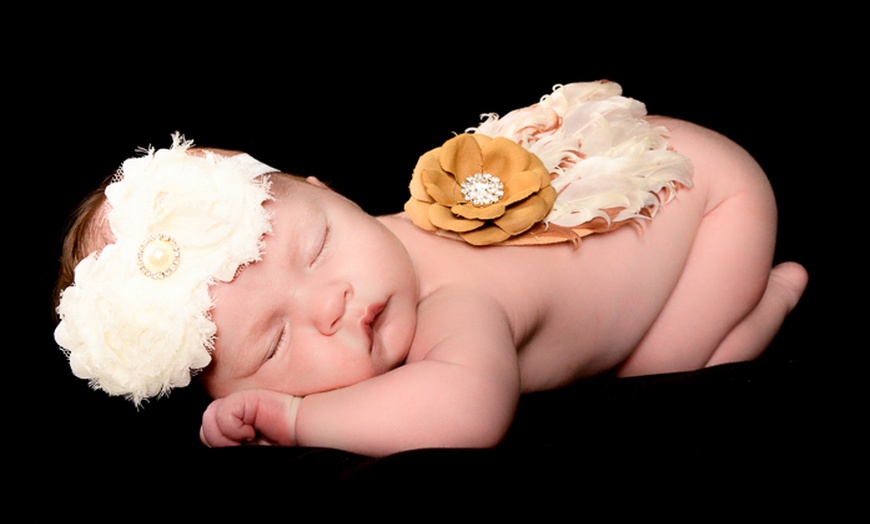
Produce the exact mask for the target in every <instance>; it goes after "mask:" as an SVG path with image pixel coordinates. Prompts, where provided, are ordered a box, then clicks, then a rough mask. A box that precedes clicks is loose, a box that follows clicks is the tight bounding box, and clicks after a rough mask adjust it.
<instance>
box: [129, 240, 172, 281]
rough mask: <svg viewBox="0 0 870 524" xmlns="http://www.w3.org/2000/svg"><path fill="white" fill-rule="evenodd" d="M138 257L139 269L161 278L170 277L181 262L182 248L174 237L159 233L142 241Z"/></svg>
mask: <svg viewBox="0 0 870 524" xmlns="http://www.w3.org/2000/svg"><path fill="white" fill-rule="evenodd" d="M136 258H137V260H138V262H139V271H141V272H142V273H143V274H145V276H148V277H151V278H153V279H155V280H159V279H162V278H166V277H168V276H169V275H171V274H172V273H173V272H174V271H175V270H176V269H177V268H178V264H180V263H181V250H180V249H179V247H178V244H177V243H176V242H175V240H174V239H173V238H172V237H170V236H168V235H164V234H162V233H157V234H155V235H151V236H150V237H149V238H148V240H146V241H145V242H142V245H141V246H139V252H138V254H137V256H136Z"/></svg>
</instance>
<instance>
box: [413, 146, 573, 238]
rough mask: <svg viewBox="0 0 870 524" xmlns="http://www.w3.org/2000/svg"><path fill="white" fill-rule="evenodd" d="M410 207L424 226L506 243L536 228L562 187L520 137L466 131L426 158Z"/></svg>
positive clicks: (421, 162)
mask: <svg viewBox="0 0 870 524" xmlns="http://www.w3.org/2000/svg"><path fill="white" fill-rule="evenodd" d="M410 190H411V198H410V199H408V201H407V202H406V203H405V212H406V213H408V216H410V217H411V220H412V221H413V222H414V223H415V224H416V225H418V226H420V227H422V228H424V229H428V230H430V231H441V232H444V231H446V232H451V233H455V234H457V235H459V236H460V237H462V239H463V240H465V241H466V242H468V243H469V244H473V245H477V246H485V245H491V244H498V243H500V242H504V241H506V240H508V239H510V238H512V237H516V236H518V235H520V234H522V233H525V232H526V231H528V230H529V229H531V228H532V227H533V226H534V225H535V224H537V223H538V222H540V221H542V220H543V219H544V217H546V216H547V214H548V213H549V212H550V209H552V207H553V202H555V200H556V191H555V190H554V189H553V188H552V186H550V173H549V172H548V171H547V169H546V168H545V167H544V164H543V163H541V161H540V159H538V157H537V156H535V155H534V154H532V153H530V152H528V151H527V150H526V149H525V148H523V147H522V146H520V145H519V144H517V143H516V142H514V141H512V140H510V139H507V138H502V137H497V138H491V137H488V136H486V135H482V134H462V135H459V136H456V137H454V138H452V139H450V140H448V141H447V142H445V143H444V145H442V146H441V147H439V148H436V149H433V150H431V151H429V152H428V153H426V154H424V155H423V156H421V157H420V160H419V161H418V162H417V166H416V167H415V168H414V174H413V176H412V178H411V184H410Z"/></svg>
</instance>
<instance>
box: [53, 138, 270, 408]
mask: <svg viewBox="0 0 870 524" xmlns="http://www.w3.org/2000/svg"><path fill="white" fill-rule="evenodd" d="M173 138H174V141H173V145H172V147H171V148H169V149H161V150H158V151H154V150H153V149H152V150H148V151H147V152H146V154H145V155H144V156H141V157H137V158H131V159H129V160H127V161H125V162H124V164H123V166H122V168H121V170H120V171H119V175H120V176H118V177H116V180H115V181H114V182H113V183H111V184H110V185H109V186H108V187H107V188H106V192H105V194H106V199H107V202H108V205H109V212H108V214H107V219H108V222H109V225H110V227H111V231H112V234H113V235H114V237H115V242H114V243H112V244H109V245H107V246H105V247H104V248H103V249H102V250H101V251H99V252H98V253H92V254H91V255H90V256H88V257H87V258H85V259H84V260H82V261H81V262H80V263H79V264H78V265H77V266H76V269H75V281H74V284H73V285H71V286H69V287H68V288H66V289H65V290H64V291H63V293H62V295H61V300H60V304H59V306H58V309H57V311H58V314H59V316H60V319H61V322H60V323H59V324H58V326H57V329H56V330H55V340H56V341H57V343H58V344H59V345H60V346H61V348H62V349H63V350H64V351H65V352H66V353H67V355H68V357H69V361H70V367H71V368H72V371H73V373H74V374H75V375H76V376H78V377H80V378H84V379H88V380H90V382H91V386H92V387H94V388H95V389H102V390H104V391H105V392H107V393H109V394H110V395H125V396H127V397H128V398H130V399H131V400H132V401H133V402H134V403H136V405H139V404H140V403H141V402H142V401H143V400H145V399H147V398H150V397H153V396H156V395H161V394H165V393H167V392H168V391H169V390H170V389H171V388H173V387H181V386H186V385H187V384H189V383H190V378H191V373H192V372H195V371H196V370H199V369H202V368H204V367H205V366H206V365H208V363H209V362H210V361H211V349H212V347H213V341H214V336H215V332H216V328H215V325H214V322H212V321H211V319H210V318H209V310H210V309H211V307H212V301H211V298H210V295H209V292H208V288H209V285H211V284H213V283H215V282H218V281H224V282H226V281H230V280H232V279H233V277H234V276H235V273H236V271H237V270H238V268H239V267H240V266H242V265H245V264H249V263H251V262H255V261H257V260H259V259H260V254H261V248H262V237H263V235H264V234H266V233H268V232H270V231H271V224H270V220H269V214H268V213H267V212H266V210H265V209H264V208H263V205H262V204H263V202H265V201H266V200H269V199H271V195H270V192H269V181H268V180H267V179H266V178H265V177H262V175H265V174H267V173H271V172H275V170H274V169H272V168H270V167H269V166H266V165H264V164H262V163H260V162H258V161H257V160H255V159H254V158H252V157H250V156H249V155H246V154H239V155H236V156H231V157H223V156H220V155H217V154H214V153H210V152H205V153H204V156H197V155H193V154H189V153H188V152H187V151H188V149H189V148H190V147H191V146H192V145H193V144H192V142H190V141H185V140H184V139H183V137H181V136H180V135H177V134H176V135H174V137H173Z"/></svg>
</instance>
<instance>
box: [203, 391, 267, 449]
mask: <svg viewBox="0 0 870 524" xmlns="http://www.w3.org/2000/svg"><path fill="white" fill-rule="evenodd" d="M238 407H239V406H236V409H233V406H231V405H229V403H226V402H224V400H223V399H219V400H215V401H214V402H212V403H211V404H210V405H209V406H208V409H206V410H205V413H204V414H203V416H202V426H201V427H200V430H199V438H200V440H202V443H203V444H205V445H206V446H208V447H225V446H238V445H241V444H246V443H249V442H251V441H253V440H254V439H255V438H256V436H257V432H256V430H255V429H254V427H253V426H252V425H251V424H249V423H247V422H246V421H245V416H244V407H242V409H241V412H239V411H238Z"/></svg>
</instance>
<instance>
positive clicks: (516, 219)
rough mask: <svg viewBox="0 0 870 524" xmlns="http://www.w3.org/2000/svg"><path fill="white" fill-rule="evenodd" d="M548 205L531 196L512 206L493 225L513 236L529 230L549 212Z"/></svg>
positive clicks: (541, 199) (536, 196)
mask: <svg viewBox="0 0 870 524" xmlns="http://www.w3.org/2000/svg"><path fill="white" fill-rule="evenodd" d="M550 207H551V206H550V205H549V204H548V203H547V201H546V200H544V199H543V198H541V197H539V196H538V195H532V196H530V197H529V198H527V199H525V200H524V201H522V202H520V203H519V204H517V205H515V206H512V207H511V208H510V209H508V210H507V212H506V213H505V214H504V216H503V217H501V218H499V219H498V220H496V221H495V225H497V226H498V227H500V228H501V229H503V230H504V231H505V233H507V234H509V235H511V236H514V235H519V234H520V233H522V232H524V231H527V230H529V229H530V228H531V227H532V226H534V225H535V224H537V223H538V222H540V221H541V220H543V219H544V217H545V216H547V213H549V212H550Z"/></svg>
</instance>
